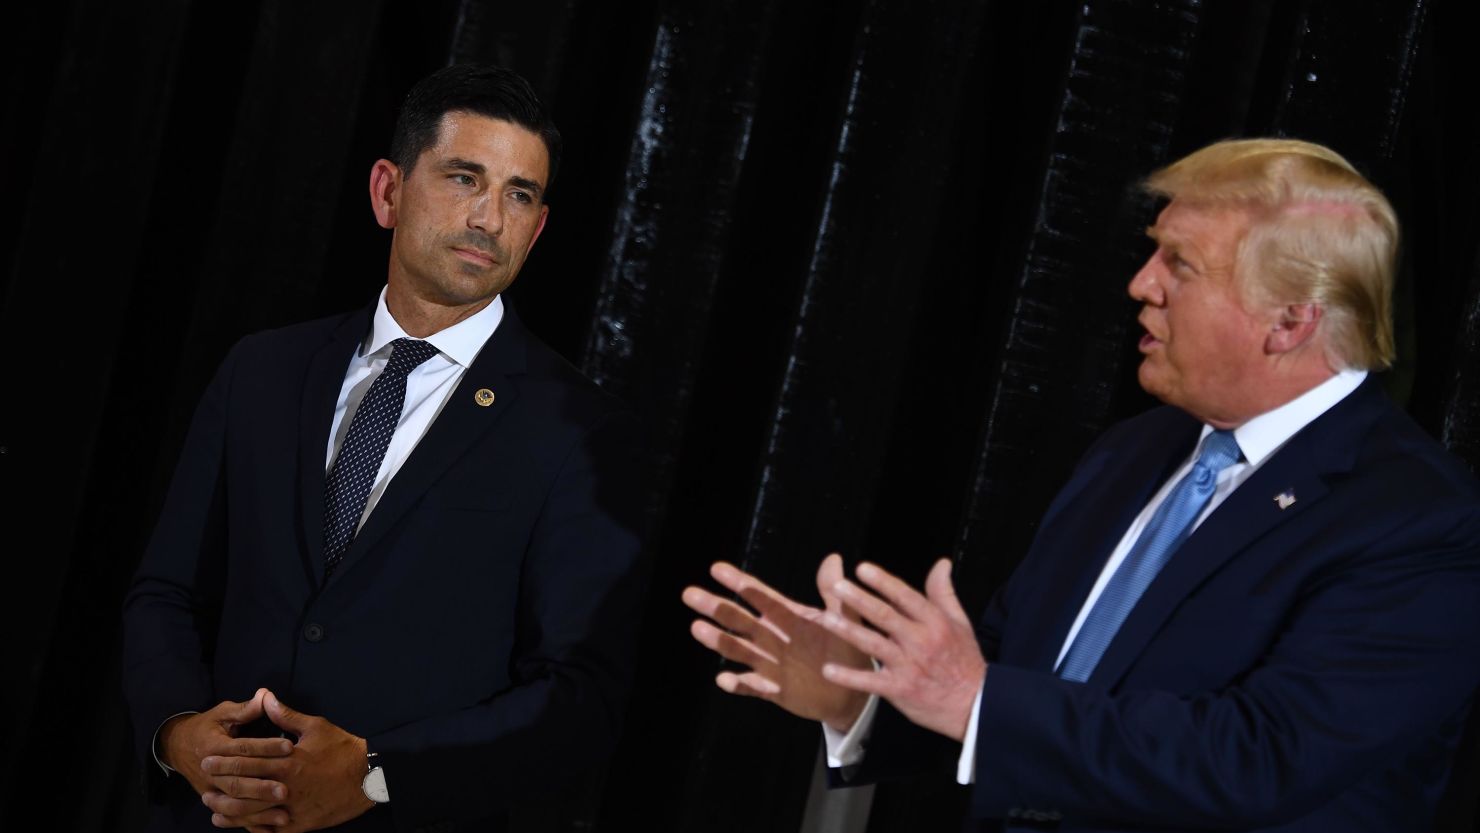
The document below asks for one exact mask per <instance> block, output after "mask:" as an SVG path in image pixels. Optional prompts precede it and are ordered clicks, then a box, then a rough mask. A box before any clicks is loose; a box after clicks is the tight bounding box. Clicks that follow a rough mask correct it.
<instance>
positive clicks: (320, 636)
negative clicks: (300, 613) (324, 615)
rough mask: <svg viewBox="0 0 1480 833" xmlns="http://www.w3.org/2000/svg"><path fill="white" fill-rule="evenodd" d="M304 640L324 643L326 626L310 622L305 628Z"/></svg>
mask: <svg viewBox="0 0 1480 833" xmlns="http://www.w3.org/2000/svg"><path fill="white" fill-rule="evenodd" d="M303 638H304V639H307V640H308V641H309V642H323V641H324V626H323V625H320V624H319V623H318V622H309V623H308V624H307V625H305V626H304V627H303Z"/></svg>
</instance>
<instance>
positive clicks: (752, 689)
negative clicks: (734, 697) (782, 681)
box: [714, 671, 781, 700]
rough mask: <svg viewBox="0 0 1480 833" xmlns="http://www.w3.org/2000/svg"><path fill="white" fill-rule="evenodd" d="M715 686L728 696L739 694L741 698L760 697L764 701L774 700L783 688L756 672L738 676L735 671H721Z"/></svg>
mask: <svg viewBox="0 0 1480 833" xmlns="http://www.w3.org/2000/svg"><path fill="white" fill-rule="evenodd" d="M714 684H715V685H717V686H719V687H720V688H721V689H722V690H724V691H725V692H726V693H727V694H738V695H740V696H741V697H759V698H760V699H762V700H774V699H775V698H776V695H778V694H780V693H781V686H780V685H778V684H777V683H776V682H775V681H773V680H769V679H767V678H766V677H764V676H761V675H760V674H757V673H755V672H754V671H747V672H745V673H743V674H737V673H735V672H733V671H721V672H720V673H719V675H718V676H716V677H715V678H714Z"/></svg>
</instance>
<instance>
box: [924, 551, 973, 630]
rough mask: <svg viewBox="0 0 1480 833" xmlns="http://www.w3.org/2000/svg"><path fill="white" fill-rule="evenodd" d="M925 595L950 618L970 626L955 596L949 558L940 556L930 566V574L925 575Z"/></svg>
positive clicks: (969, 621) (968, 619)
mask: <svg viewBox="0 0 1480 833" xmlns="http://www.w3.org/2000/svg"><path fill="white" fill-rule="evenodd" d="M925 595H926V597H928V598H929V599H930V601H932V602H935V605H936V607H939V608H940V609H941V610H942V611H944V612H945V614H946V615H947V616H949V617H950V618H951V619H953V620H955V621H956V622H959V623H961V624H963V625H966V626H967V627H970V626H971V617H969V616H967V615H966V611H965V610H964V609H962V607H961V600H960V599H959V598H957V597H956V588H955V586H954V585H952V584H951V560H950V559H949V558H942V559H941V560H939V561H937V562H935V566H934V567H931V568H930V575H928V576H926V577H925Z"/></svg>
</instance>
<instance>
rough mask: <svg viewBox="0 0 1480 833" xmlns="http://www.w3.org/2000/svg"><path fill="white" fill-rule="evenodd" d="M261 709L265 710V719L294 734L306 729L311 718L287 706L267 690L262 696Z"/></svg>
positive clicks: (302, 732)
mask: <svg viewBox="0 0 1480 833" xmlns="http://www.w3.org/2000/svg"><path fill="white" fill-rule="evenodd" d="M262 706H263V709H264V710H265V711H266V712H267V719H268V720H271V721H272V724H273V725H274V726H276V727H278V728H279V729H286V730H288V731H289V732H292V733H293V734H295V735H302V734H304V733H305V732H307V731H308V729H309V726H310V723H311V721H312V720H313V718H312V717H311V716H309V715H306V714H304V713H303V712H300V711H298V710H297V709H290V708H288V706H287V704H285V703H284V702H283V701H281V700H279V699H278V698H277V695H276V694H273V693H272V692H270V691H269V692H267V694H266V696H264V697H263V698H262Z"/></svg>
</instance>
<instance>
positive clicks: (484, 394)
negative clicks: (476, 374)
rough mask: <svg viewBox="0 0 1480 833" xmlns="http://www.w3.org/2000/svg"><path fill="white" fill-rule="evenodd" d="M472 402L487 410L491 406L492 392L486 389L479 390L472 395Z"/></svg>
mask: <svg viewBox="0 0 1480 833" xmlns="http://www.w3.org/2000/svg"><path fill="white" fill-rule="evenodd" d="M473 401H474V402H477V403H478V404H479V405H481V406H483V407H485V408H487V407H488V406H489V405H492V404H493V391H491V390H489V389H488V388H479V389H478V392H477V393H475V394H473Z"/></svg>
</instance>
